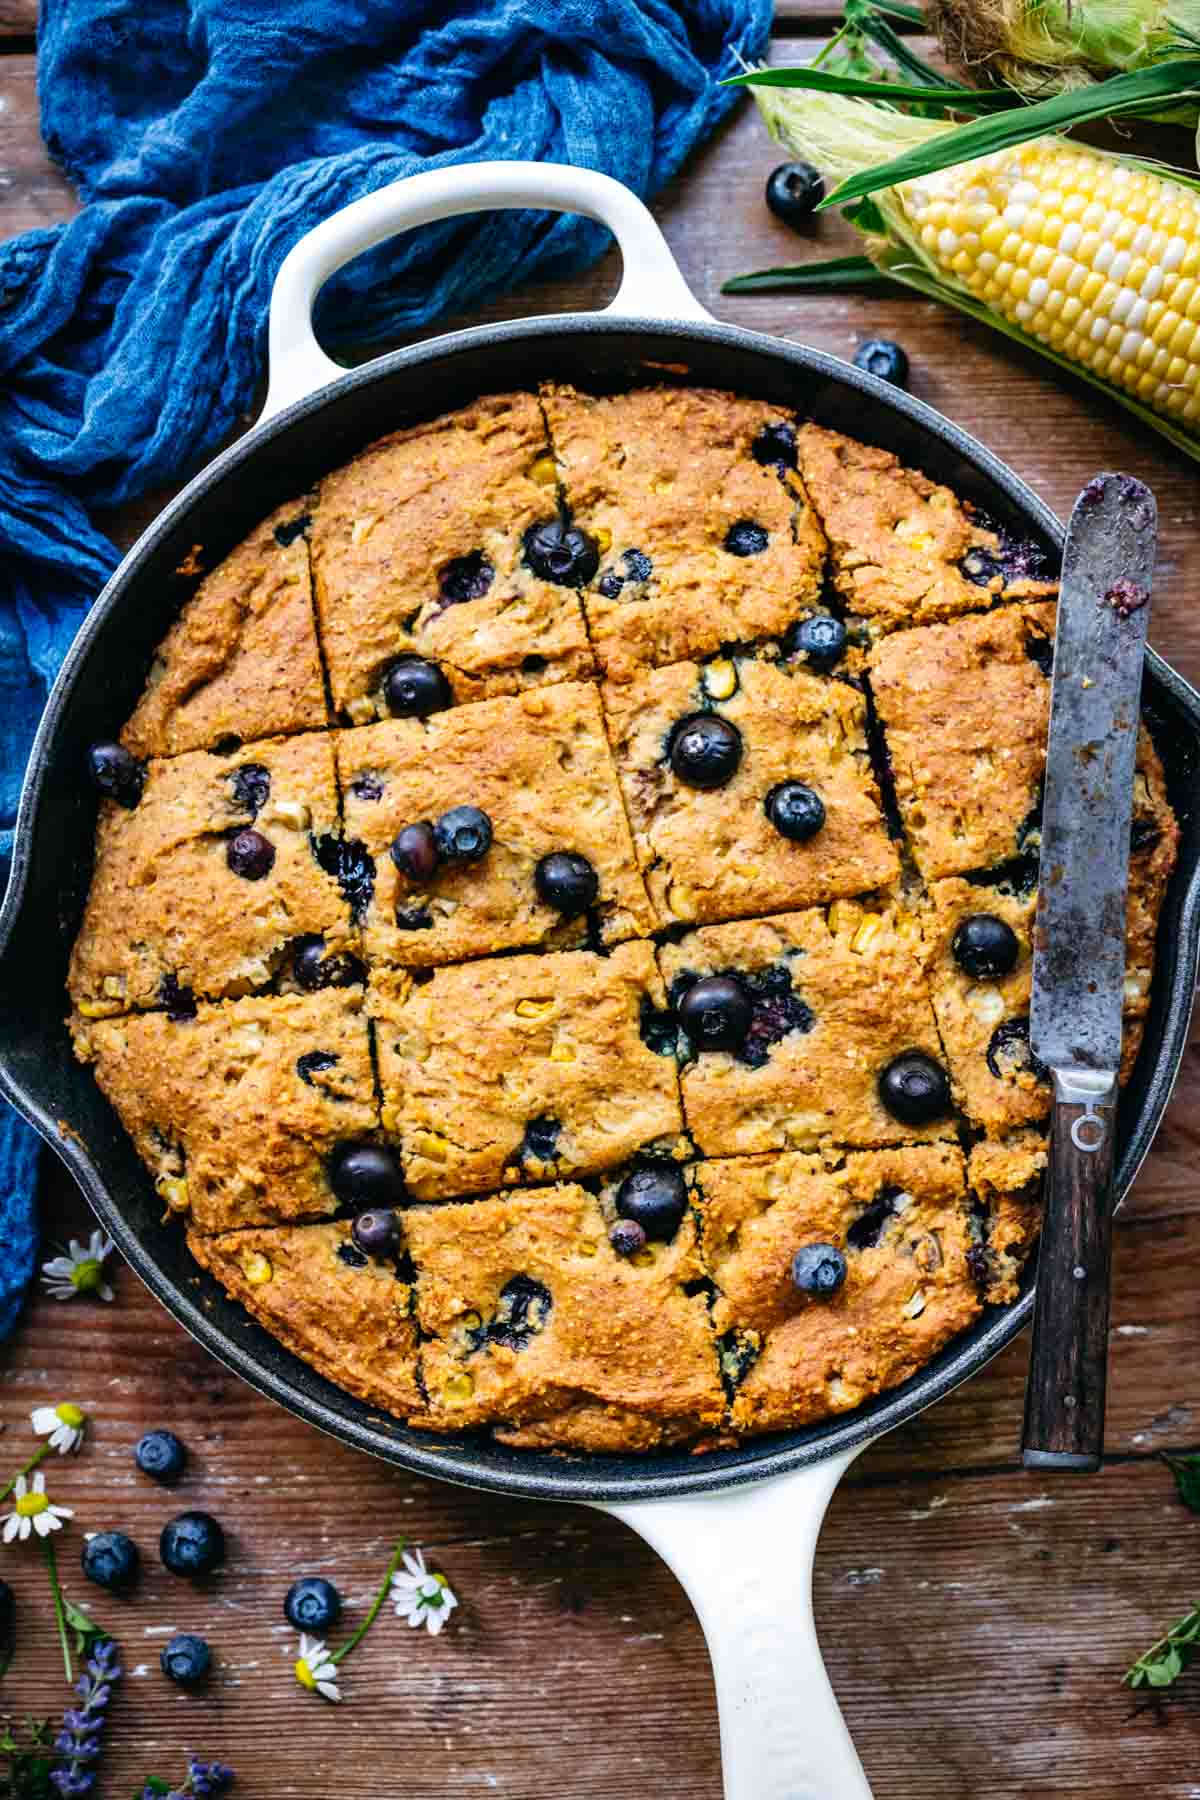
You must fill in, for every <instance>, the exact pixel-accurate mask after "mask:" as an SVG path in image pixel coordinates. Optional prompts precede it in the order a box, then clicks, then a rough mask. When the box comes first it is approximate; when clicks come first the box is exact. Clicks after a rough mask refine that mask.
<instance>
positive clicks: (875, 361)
mask: <svg viewBox="0 0 1200 1800" xmlns="http://www.w3.org/2000/svg"><path fill="white" fill-rule="evenodd" d="M854 366H855V368H856V369H865V370H866V371H867V374H868V375H878V377H879V379H880V381H890V382H891V384H892V386H893V387H907V386H908V357H907V356H906V355H905V353H904V351H903V350H902V349H901V348H900V346H899V344H894V343H893V342H892V340H891V338H869V339H868V341H867V342H866V343H865V344H860V345H859V346H858V349H857V350H856V351H855V352H854Z"/></svg>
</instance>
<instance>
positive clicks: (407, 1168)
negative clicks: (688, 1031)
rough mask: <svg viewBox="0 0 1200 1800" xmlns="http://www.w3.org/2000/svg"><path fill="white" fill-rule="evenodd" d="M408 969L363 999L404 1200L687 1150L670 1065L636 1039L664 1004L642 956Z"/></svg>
mask: <svg viewBox="0 0 1200 1800" xmlns="http://www.w3.org/2000/svg"><path fill="white" fill-rule="evenodd" d="M421 973H422V972H421V971H418V972H417V976H418V978H417V979H414V978H413V975H411V974H409V973H408V972H406V971H402V970H387V969H380V968H377V969H376V970H375V971H374V973H373V974H372V977H371V989H370V995H369V999H368V1009H369V1011H370V1013H371V1015H372V1017H373V1018H374V1021H375V1042H376V1049H377V1055H378V1062H379V1079H380V1084H381V1087H382V1092H383V1119H384V1123H385V1125H386V1126H387V1128H388V1130H389V1132H391V1133H392V1134H394V1135H395V1137H396V1138H397V1139H398V1140H399V1142H400V1145H401V1151H402V1157H403V1166H404V1176H405V1180H406V1182H407V1184H408V1188H409V1191H410V1193H412V1194H413V1195H414V1197H415V1198H417V1199H419V1200H434V1199H440V1198H442V1197H443V1196H446V1195H455V1194H467V1193H473V1192H476V1191H478V1190H486V1189H488V1188H496V1187H501V1186H509V1185H516V1184H518V1183H522V1182H531V1183H545V1182H548V1181H554V1180H557V1179H563V1178H565V1177H568V1176H574V1175H578V1174H581V1173H586V1172H591V1171H593V1170H601V1169H607V1168H611V1167H612V1166H613V1165H614V1164H616V1163H620V1162H622V1161H624V1160H625V1159H626V1158H628V1157H630V1156H633V1155H635V1154H636V1153H637V1152H639V1151H645V1152H648V1153H650V1154H651V1155H654V1154H658V1155H662V1156H667V1157H671V1156H680V1157H682V1156H685V1155H686V1154H687V1149H686V1145H685V1144H684V1141H683V1137H682V1133H683V1116H682V1113H681V1111H680V1105H679V1092H678V1085H677V1082H676V1077H675V1063H674V1058H673V1056H672V1055H671V1054H670V1050H669V1048H665V1047H663V1046H662V1045H661V1042H660V1040H658V1039H657V1038H656V1037H655V1034H654V1032H653V1029H650V1030H647V1029H646V1021H647V1020H650V1021H653V1020H655V1019H656V1018H659V1017H661V1015H662V1014H663V1012H664V1010H665V1007H666V995H665V992H664V989H663V985H662V978H661V976H660V975H659V972H658V968H657V966H656V964H655V960H654V950H653V946H652V945H650V944H647V943H630V944H620V945H618V946H617V948H616V949H615V950H613V951H612V953H611V955H608V956H597V955H596V954H595V953H594V952H593V951H588V950H579V951H565V952H563V953H562V954H560V955H556V956H511V957H505V958H503V959H502V960H499V961H493V960H490V959H485V960H483V961H480V962H472V963H465V964H463V965H461V966H459V967H457V968H449V969H435V970H433V971H432V972H430V973H429V974H428V977H427V979H424V980H422V979H420V978H419V977H420V975H421Z"/></svg>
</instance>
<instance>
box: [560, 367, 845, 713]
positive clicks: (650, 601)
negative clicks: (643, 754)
mask: <svg viewBox="0 0 1200 1800" xmlns="http://www.w3.org/2000/svg"><path fill="white" fill-rule="evenodd" d="M542 401H543V405H544V407H545V411H546V421H547V424H548V426H549V432H550V439H551V443H552V445H553V453H554V459H555V465H556V471H557V477H558V480H559V482H560V484H561V487H562V494H563V499H564V502H565V505H566V508H567V511H568V513H569V515H570V517H571V520H572V522H573V525H574V528H575V529H576V530H577V531H578V532H580V533H582V534H583V540H584V542H586V544H587V545H588V551H587V557H586V566H582V565H581V568H582V573H583V576H584V579H583V581H582V582H581V587H582V592H583V604H584V608H585V611H586V613H587V621H588V628H589V631H590V633H591V639H592V643H593V645H594V646H595V649H596V655H597V657H598V659H599V662H600V665H601V667H602V669H603V670H604V672H605V673H606V674H607V675H608V676H609V677H610V678H611V679H613V680H616V681H625V680H628V679H629V678H630V677H631V676H632V675H634V674H636V673H637V672H638V670H639V669H641V668H644V667H646V666H647V665H657V664H659V663H674V662H686V661H691V660H695V659H697V658H701V657H706V656H709V655H711V654H712V653H713V652H714V651H716V650H718V649H719V648H720V647H721V645H722V644H728V643H746V642H750V641H753V640H757V639H760V638H777V637H780V636H782V635H783V633H784V632H786V630H787V629H788V627H789V626H790V625H791V624H793V622H794V621H795V620H796V619H798V618H799V617H801V616H802V615H803V614H805V613H807V612H810V611H812V610H814V607H815V604H816V601H817V598H818V595H819V593H820V588H821V570H822V561H823V552H824V539H823V538H822V535H821V530H820V527H819V526H818V524H817V522H816V519H815V517H814V515H813V511H812V508H811V507H810V506H809V504H808V500H807V497H806V495H805V492H804V488H803V485H802V483H801V481H800V479H799V477H798V475H797V474H796V420H795V418H794V416H793V415H792V414H790V413H787V412H784V411H781V410H780V409H779V408H778V407H772V406H767V405H765V404H764V403H763V402H761V401H758V400H742V399H738V398H737V397H735V396H734V395H732V394H725V393H719V392H714V391H711V390H709V389H706V388H681V387H659V388H642V389H636V390H634V391H633V392H632V393H627V394H610V395H605V396H603V397H597V396H595V395H592V394H580V393H577V392H576V391H575V390H574V389H572V388H566V387H548V388H546V389H544V390H543V394H542Z"/></svg>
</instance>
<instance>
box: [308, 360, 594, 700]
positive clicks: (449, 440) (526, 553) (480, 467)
mask: <svg viewBox="0 0 1200 1800" xmlns="http://www.w3.org/2000/svg"><path fill="white" fill-rule="evenodd" d="M311 535H312V559H313V575H314V579H315V582H316V593H317V606H318V609H319V613H320V622H321V638H322V642H323V644H324V648H325V657H326V662H327V664H328V668H329V682H330V688H331V690H332V694H333V703H334V706H335V707H336V708H337V710H338V712H339V713H341V714H343V715H344V716H345V717H346V718H348V719H350V720H353V722H354V723H355V724H362V723H363V722H364V720H369V719H374V718H384V717H386V716H387V715H388V714H389V713H390V712H394V711H397V710H401V708H399V707H398V706H397V703H396V697H395V692H394V690H395V689H396V688H397V686H398V685H402V684H400V683H399V682H398V680H397V677H396V674H395V666H396V664H397V662H400V661H402V660H407V659H410V658H412V657H414V656H415V657H420V658H422V659H424V660H425V661H427V662H430V663H432V664H434V665H435V666H436V668H437V670H438V671H439V672H440V674H441V676H442V678H443V680H444V682H445V683H446V685H447V687H448V689H449V690H450V692H451V693H452V695H453V697H455V698H457V699H460V700H467V699H481V698H484V697H486V696H488V695H491V694H507V693H514V692H516V691H517V690H519V689H521V688H524V687H527V686H530V685H535V684H537V683H540V682H544V681H564V680H569V679H572V678H574V677H578V676H583V675H587V674H589V673H590V671H591V667H592V658H591V652H590V650H589V647H588V641H587V633H586V631H585V629H584V623H583V613H582V611H581V610H580V605H579V595H578V591H577V590H578V588H579V587H580V585H581V576H580V575H579V572H578V571H577V570H576V569H575V567H574V566H573V565H572V564H570V558H569V557H568V558H566V559H565V561H564V559H563V557H562V555H561V551H562V543H561V541H560V540H561V539H562V536H563V527H562V521H561V519H560V517H559V510H558V498H557V493H556V488H555V466H554V459H553V457H552V456H551V454H550V447H549V444H548V443H547V441H546V427H545V422H544V420H543V418H542V413H541V409H540V407H539V406H538V402H537V400H536V399H535V397H534V396H533V395H532V394H519V393H518V394H499V395H493V396H491V397H489V398H487V399H483V400H479V401H477V402H476V403H475V404H474V405H473V406H469V407H466V408H464V410H463V411H461V412H456V413H450V414H448V415H447V416H446V417H444V418H441V419H435V420H434V421H433V422H432V424H428V425H416V426H413V427H412V428H411V429H410V430H408V431H400V432H397V433H395V435H394V436H392V437H389V438H384V439H383V441H382V442H380V443H377V444H373V445H372V446H371V447H370V448H369V449H368V450H364V451H363V452H362V454H361V455H359V456H357V457H355V459H354V461H353V462H351V463H348V464H347V465H346V467H345V468H342V469H338V470H336V471H335V472H334V473H333V474H332V475H328V476H326V478H325V480H324V481H323V482H322V483H321V485H320V488H319V491H318V493H317V497H316V500H315V502H314V505H313V509H312V526H311Z"/></svg>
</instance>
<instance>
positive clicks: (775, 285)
mask: <svg viewBox="0 0 1200 1800" xmlns="http://www.w3.org/2000/svg"><path fill="white" fill-rule="evenodd" d="M885 284H886V285H887V286H890V285H891V277H890V276H888V275H885V274H884V272H883V270H882V269H879V268H877V267H876V266H875V264H874V263H873V262H872V261H871V259H870V257H869V256H832V257H830V258H829V260H828V261H827V262H810V263H793V264H791V265H790V266H786V265H785V266H784V267H782V268H778V269H758V270H757V271H756V272H755V273H754V274H752V275H734V276H731V278H730V279H729V280H728V281H727V282H725V283H724V284H723V286H722V288H721V292H722V293H723V294H766V293H772V292H775V291H777V290H779V289H781V288H782V289H788V290H792V291H795V292H798V293H799V292H803V291H804V290H806V289H808V290H812V289H814V288H863V287H881V286H884V285H885Z"/></svg>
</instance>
